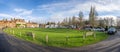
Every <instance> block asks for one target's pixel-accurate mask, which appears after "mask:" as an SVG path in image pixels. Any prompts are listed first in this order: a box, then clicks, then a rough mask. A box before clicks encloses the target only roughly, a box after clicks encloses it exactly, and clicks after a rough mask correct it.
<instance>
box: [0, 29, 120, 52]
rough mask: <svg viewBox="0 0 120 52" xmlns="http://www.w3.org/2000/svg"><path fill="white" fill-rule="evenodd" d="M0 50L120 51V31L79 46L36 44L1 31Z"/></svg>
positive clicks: (14, 51)
mask: <svg viewBox="0 0 120 52" xmlns="http://www.w3.org/2000/svg"><path fill="white" fill-rule="evenodd" d="M0 52H120V32H118V33H116V34H115V35H111V36H110V37H109V38H108V39H106V40H104V41H101V42H99V43H96V44H92V45H88V46H84V47H77V48H57V47H48V46H41V45H36V44H33V43H30V42H27V41H24V40H20V39H18V38H16V37H14V36H10V35H7V34H6V33H4V32H2V31H0Z"/></svg>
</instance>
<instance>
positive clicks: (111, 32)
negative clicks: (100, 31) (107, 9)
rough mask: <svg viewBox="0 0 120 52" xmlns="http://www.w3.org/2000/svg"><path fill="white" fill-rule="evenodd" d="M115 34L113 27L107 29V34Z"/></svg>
mask: <svg viewBox="0 0 120 52" xmlns="http://www.w3.org/2000/svg"><path fill="white" fill-rule="evenodd" d="M116 32H117V30H116V28H114V27H111V28H109V29H108V31H107V33H108V34H115V33H116Z"/></svg>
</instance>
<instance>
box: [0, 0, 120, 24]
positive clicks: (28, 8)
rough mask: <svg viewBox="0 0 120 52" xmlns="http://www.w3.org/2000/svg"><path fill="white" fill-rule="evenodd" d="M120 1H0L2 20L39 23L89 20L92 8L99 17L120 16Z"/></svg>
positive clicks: (0, 16) (0, 17)
mask: <svg viewBox="0 0 120 52" xmlns="http://www.w3.org/2000/svg"><path fill="white" fill-rule="evenodd" d="M119 3H120V1H119V0H0V19H5V18H7V19H10V18H22V19H25V20H31V21H34V22H37V23H44V22H47V21H53V22H58V21H62V20H63V19H64V18H66V17H72V16H76V17H77V16H78V13H79V11H82V12H83V13H84V18H85V19H87V18H88V15H89V11H90V7H91V6H95V7H96V10H97V12H98V14H99V16H106V15H107V16H109V15H110V16H120V15H119V14H120V6H119Z"/></svg>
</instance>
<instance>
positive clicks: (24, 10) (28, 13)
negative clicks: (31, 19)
mask: <svg viewBox="0 0 120 52" xmlns="http://www.w3.org/2000/svg"><path fill="white" fill-rule="evenodd" d="M14 11H15V12H17V13H18V15H30V14H32V12H33V10H27V9H21V8H15V9H14Z"/></svg>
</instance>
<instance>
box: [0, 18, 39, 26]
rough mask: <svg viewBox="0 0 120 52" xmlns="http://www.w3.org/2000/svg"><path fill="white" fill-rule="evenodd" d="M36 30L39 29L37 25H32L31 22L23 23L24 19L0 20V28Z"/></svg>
mask: <svg viewBox="0 0 120 52" xmlns="http://www.w3.org/2000/svg"><path fill="white" fill-rule="evenodd" d="M5 27H8V28H15V27H18V28H27V27H29V28H36V27H39V24H37V23H32V22H25V20H24V19H15V18H14V19H11V20H7V19H3V20H0V28H5Z"/></svg>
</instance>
